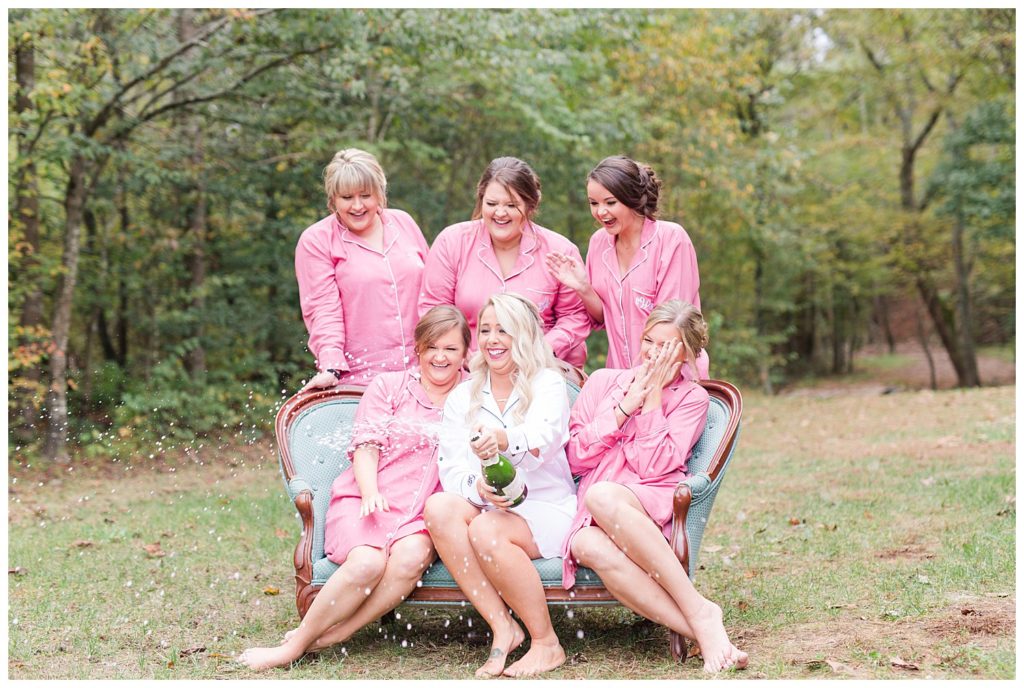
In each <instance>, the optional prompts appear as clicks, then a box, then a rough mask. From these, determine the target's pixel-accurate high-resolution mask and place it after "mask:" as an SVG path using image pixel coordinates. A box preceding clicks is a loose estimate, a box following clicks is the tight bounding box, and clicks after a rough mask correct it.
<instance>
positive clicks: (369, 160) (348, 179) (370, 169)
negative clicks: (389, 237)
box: [324, 148, 388, 213]
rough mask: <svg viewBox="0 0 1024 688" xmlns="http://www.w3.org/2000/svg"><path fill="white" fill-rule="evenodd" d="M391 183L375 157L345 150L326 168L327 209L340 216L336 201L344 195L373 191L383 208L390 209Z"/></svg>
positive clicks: (358, 151)
mask: <svg viewBox="0 0 1024 688" xmlns="http://www.w3.org/2000/svg"><path fill="white" fill-rule="evenodd" d="M387 189H388V180H387V178H386V177H385V176H384V169H383V168H382V167H381V166H380V163H379V162H377V158H375V157H374V156H373V154H372V153H367V152H366V151H364V150H360V149H358V148H345V149H343V150H340V151H338V152H337V153H335V154H334V157H333V158H331V162H330V163H328V164H327V167H325V168H324V193H325V194H327V209H328V210H330V211H331V212H332V213H333V212H336V209H335V207H334V199H335V197H336V196H340V195H344V194H357V193H359V192H361V191H364V190H365V191H369V192H370V193H371V194H372V195H373V197H374V199H376V201H377V204H378V205H379V206H380V207H381V208H385V207H387V204H388V197H387Z"/></svg>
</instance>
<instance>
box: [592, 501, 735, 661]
mask: <svg viewBox="0 0 1024 688" xmlns="http://www.w3.org/2000/svg"><path fill="white" fill-rule="evenodd" d="M584 499H585V502H586V505H587V508H588V509H589V510H590V513H591V514H592V515H593V516H594V521H595V522H596V523H597V524H598V525H599V526H600V527H601V529H602V530H604V531H605V533H607V534H608V535H609V537H611V539H612V541H613V542H614V543H615V544H616V546H618V548H619V549H621V550H622V551H623V552H624V553H625V554H626V556H628V557H629V558H630V559H632V560H633V561H634V562H636V564H637V565H638V566H639V567H640V568H641V569H643V570H644V571H646V572H647V573H648V574H649V575H650V576H651V578H652V579H653V580H654V581H655V582H656V583H657V584H658V585H660V586H661V587H662V588H664V590H665V592H667V593H668V594H669V595H670V596H671V597H672V599H673V600H675V602H676V606H677V607H678V608H679V611H681V612H682V613H683V616H684V617H686V621H687V624H688V625H689V627H690V629H691V630H692V631H693V636H694V637H696V640H697V644H698V645H700V650H701V655H702V656H703V657H704V670H705V671H708V672H712V673H713V672H717V671H721V670H722V669H728V668H731V667H738V668H743V667H745V666H746V665H747V654H746V653H745V652H742V651H741V650H739V649H738V648H737V647H736V646H735V645H733V644H732V643H731V642H729V636H728V635H727V634H726V632H725V625H724V624H723V623H722V609H721V608H720V607H719V606H718V605H717V604H715V603H714V602H711V601H710V600H708V599H706V598H704V597H703V596H702V595H701V594H700V593H699V592H697V589H696V588H695V587H693V583H692V582H691V581H690V578H689V576H687V575H686V572H685V571H684V570H683V567H682V566H681V565H680V563H679V559H677V558H676V555H675V553H673V552H672V548H671V546H669V544H668V541H666V540H665V537H664V535H663V534H662V532H661V528H660V527H659V526H658V525H657V524H656V523H655V522H654V521H652V520H651V518H650V516H648V515H647V512H646V511H645V510H644V508H643V505H641V504H640V500H639V499H637V498H636V495H634V494H633V493H632V492H631V491H630V490H629V488H626V487H624V486H622V485H619V484H617V483H610V482H599V483H596V484H594V485H593V486H591V488H590V489H589V490H588V491H587V495H586V497H585V498H584Z"/></svg>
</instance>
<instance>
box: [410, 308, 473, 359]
mask: <svg viewBox="0 0 1024 688" xmlns="http://www.w3.org/2000/svg"><path fill="white" fill-rule="evenodd" d="M453 327H458V328H459V334H460V335H461V336H462V349H463V353H465V352H466V351H468V350H469V343H470V341H472V339H473V336H472V333H471V332H470V331H469V323H467V322H466V316H465V315H463V314H462V311H460V310H459V309H458V308H456V307H455V306H434V307H433V308H431V309H430V310H429V311H427V312H426V313H424V314H423V317H422V318H420V321H419V322H418V323H416V329H415V331H414V333H413V339H414V341H415V342H416V353H417V354H421V353H423V350H424V349H426V348H427V347H428V346H430V345H431V344H433V343H434V342H436V341H437V340H438V339H440V338H441V337H443V336H444V335H446V334H448V332H449V330H451V329H452V328H453Z"/></svg>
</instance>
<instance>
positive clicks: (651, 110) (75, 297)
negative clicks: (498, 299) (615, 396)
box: [8, 9, 1016, 461]
mask: <svg viewBox="0 0 1024 688" xmlns="http://www.w3.org/2000/svg"><path fill="white" fill-rule="evenodd" d="M1015 22H1016V15H1015V11H1014V10H1012V9H983V10H873V11H852V10H827V11H811V10H756V11H740V10H635V11H632V10H629V11H627V10H587V11H580V10H517V11H504V10H472V9H459V10H403V9H377V10H358V9H340V10H271V9H257V10H231V9H211V10H188V9H146V10H110V9H108V10H92V9H74V10H58V9H47V10H25V9H19V10H10V11H9V14H8V93H9V97H8V111H9V118H8V123H9V129H8V142H9V155H8V195H9V215H8V229H9V231H8V280H9V283H8V316H9V318H8V351H9V354H8V370H9V377H8V391H9V395H8V421H9V436H8V439H9V442H10V444H11V449H12V450H13V451H12V452H11V454H12V455H14V454H17V455H18V456H23V457H32V456H38V455H42V456H45V457H47V458H55V459H58V460H61V461H67V460H69V459H70V458H71V457H74V456H81V457H86V458H88V457H110V456H113V457H115V458H116V457H117V456H119V455H122V454H124V455H132V454H137V453H139V452H144V453H147V454H149V453H152V452H154V451H157V452H159V451H163V450H165V449H169V448H172V447H175V446H181V445H188V444H190V443H192V442H194V441H195V440H196V439H197V438H207V437H221V438H228V439H229V440H230V441H246V442H248V441H255V439H257V438H258V437H260V436H263V435H266V434H268V433H269V431H270V428H271V425H272V423H271V420H272V417H273V413H274V410H275V409H276V407H277V406H279V404H280V403H281V401H282V400H283V399H284V398H286V397H287V396H290V395H291V394H293V393H294V392H295V391H297V390H298V388H299V387H300V386H301V384H302V381H303V380H304V379H307V378H308V376H309V374H310V373H311V371H312V370H313V359H312V356H311V355H310V354H309V352H308V351H307V350H306V348H305V343H306V333H305V329H304V327H303V324H302V320H301V315H300V311H299V306H298V293H297V286H296V282H295V278H294V268H293V256H294V246H295V243H296V241H297V239H298V236H299V234H300V232H301V231H302V230H303V229H304V228H305V227H307V226H308V225H309V224H311V223H313V222H314V221H316V220H317V219H319V218H321V217H323V216H324V215H326V212H327V211H326V209H325V203H324V197H323V190H322V184H321V181H320V180H321V173H322V169H323V167H324V166H325V165H326V163H327V162H328V161H329V160H330V158H331V155H332V154H333V153H334V152H335V151H336V150H337V149H339V148H343V147H349V146H356V147H360V148H365V149H367V150H370V151H372V152H374V153H375V154H376V155H377V156H378V157H379V158H380V160H381V161H382V163H383V165H384V168H385V171H386V172H387V174H388V178H389V193H388V196H389V203H390V205H392V206H394V207H397V208H402V209H404V210H407V211H409V212H410V213H411V214H412V215H413V217H414V218H415V219H416V220H417V222H418V223H419V224H420V226H421V227H422V228H423V230H424V233H425V234H426V236H427V238H428V240H432V239H433V237H435V236H436V235H437V233H438V232H439V231H440V230H441V229H442V228H444V227H445V226H446V225H448V224H450V223H453V222H456V221H460V220H464V219H467V218H468V217H469V214H470V212H471V211H472V207H473V203H474V185H475V182H476V180H477V178H478V177H479V175H480V173H481V171H482V170H483V168H484V167H485V166H486V164H487V162H488V161H489V160H490V159H492V158H494V157H496V156H499V155H516V156H518V157H522V158H524V159H525V160H527V161H528V162H530V164H531V165H532V166H533V167H534V168H535V169H536V170H537V172H538V173H539V175H540V177H541V180H542V182H543V192H544V200H543V202H542V204H541V208H540V212H539V215H538V218H537V219H538V222H539V223H540V224H542V225H544V226H547V227H549V228H552V229H554V230H556V231H558V232H561V233H563V234H565V235H566V236H568V237H569V238H570V239H572V240H573V241H574V242H576V244H577V245H578V246H579V247H580V249H581V250H582V251H583V252H584V253H585V251H586V247H587V242H588V240H589V237H590V235H591V233H592V232H593V231H594V229H595V227H594V223H593V221H592V219H591V218H590V215H589V210H588V207H587V202H586V194H585V187H584V179H585V176H586V173H587V172H588V170H589V169H590V168H591V167H593V165H594V164H596V163H597V162H598V161H599V160H600V159H601V158H603V157H605V156H606V155H610V154H618V153H624V154H627V155H630V156H632V157H635V158H637V159H641V160H645V161H647V162H649V163H650V164H651V165H652V166H653V167H654V168H655V170H656V171H657V172H658V174H659V176H660V177H661V178H662V179H663V180H664V183H665V185H664V189H663V202H662V217H664V218H666V219H669V220H674V221H678V222H681V223H682V224H683V225H684V226H685V227H686V229H687V231H688V233H689V234H690V236H691V238H692V239H693V242H694V245H695V247H696V251H697V256H698V260H699V263H700V272H701V301H702V304H703V307H704V311H705V314H706V315H707V317H708V318H709V321H710V323H711V327H712V332H711V342H712V344H711V347H710V353H711V358H712V362H713V374H714V376H715V377H719V378H724V379H729V380H732V381H734V382H736V383H738V384H740V385H741V386H747V387H755V386H756V387H758V388H761V389H763V390H765V391H766V392H768V393H772V392H776V391H778V390H779V389H782V388H785V387H786V386H787V385H790V384H792V383H793V382H794V381H796V380H799V379H800V378H802V377H803V376H807V375H816V374H848V373H850V372H852V371H853V370H854V369H855V356H854V354H855V352H857V351H858V350H860V348H861V347H863V346H864V345H865V344H868V343H875V344H879V345H881V346H883V347H889V348H890V349H892V348H893V347H895V346H896V345H897V343H898V342H899V341H900V340H901V339H917V340H919V341H921V342H922V343H924V344H925V345H927V343H928V342H933V343H935V344H936V346H934V347H933V348H934V349H935V351H934V355H935V356H936V357H948V359H949V360H950V362H951V363H952V366H953V368H954V370H955V374H956V380H957V384H958V385H959V386H977V385H979V384H981V383H982V382H984V380H981V379H980V376H979V373H978V365H977V351H978V349H979V347H982V346H986V345H998V346H1003V347H1006V346H1011V347H1012V345H1013V343H1014V342H1015V337H1016V322H1015V316H1014V311H1015V295H1014V290H1015V273H1014V264H1015V236H1014V216H1015V195H1014V194H1015V166H1014V164H1015V163H1014V160H1015V143H1014V142H1015V129H1014V121H1015V114H1016V113H1015V83H1016V73H1015V61H1016V44H1015ZM604 347H605V339H604V334H603V333H597V334H595V335H593V336H592V337H591V339H590V351H591V356H590V361H589V367H590V368H591V369H592V368H595V367H600V366H601V365H602V362H603V358H604Z"/></svg>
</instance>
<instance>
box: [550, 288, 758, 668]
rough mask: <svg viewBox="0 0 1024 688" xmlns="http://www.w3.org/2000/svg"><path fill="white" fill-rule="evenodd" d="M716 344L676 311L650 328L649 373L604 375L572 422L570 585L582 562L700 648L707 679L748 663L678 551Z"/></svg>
mask: <svg viewBox="0 0 1024 688" xmlns="http://www.w3.org/2000/svg"><path fill="white" fill-rule="evenodd" d="M706 344H707V325H706V324H705V322H704V319H703V318H702V317H701V314H700V311H698V310H697V309H696V308H694V307H693V306H692V305H690V304H688V303H684V302H683V301H679V300H671V301H667V302H666V303H663V304H661V305H659V306H657V307H656V308H654V309H653V310H652V312H651V315H650V317H649V318H648V319H647V322H646V325H645V328H644V330H643V335H642V338H641V343H640V346H639V347H638V348H639V349H640V358H641V362H640V363H639V365H638V366H637V367H636V368H633V369H627V370H613V369H607V368H606V369H604V370H598V371H595V372H594V374H593V375H591V376H590V379H589V380H587V384H586V385H584V386H583V390H582V391H581V392H580V396H579V398H578V399H577V400H576V403H575V404H574V405H573V407H572V413H571V414H570V417H569V445H568V447H567V451H568V455H569V466H570V468H571V469H572V471H573V473H574V474H575V475H579V476H581V477H582V479H581V480H580V484H579V488H578V491H577V500H578V501H577V504H578V507H577V512H576V517H575V519H574V520H573V524H572V526H571V527H570V529H569V535H568V536H567V537H566V539H565V541H564V542H563V545H562V557H563V560H562V561H563V568H562V585H563V586H564V587H565V588H566V589H569V588H571V587H572V586H573V585H574V584H575V582H576V579H575V573H576V568H577V563H578V562H579V563H582V564H584V565H585V566H588V567H590V568H592V569H593V570H594V571H596V572H597V574H598V576H600V578H601V580H602V581H603V582H604V584H605V586H606V587H607V588H608V590H609V591H611V593H612V594H613V595H615V597H616V598H617V599H618V600H619V601H620V602H622V603H623V604H624V605H626V606H627V607H629V608H630V609H632V610H633V611H635V612H637V613H638V614H641V615H643V616H645V617H647V618H649V619H651V620H653V621H656V622H658V623H661V624H664V625H666V626H668V627H669V628H671V629H672V630H674V631H676V632H677V633H680V634H682V635H684V636H686V637H688V638H692V639H694V640H696V641H697V643H698V644H699V646H700V648H701V654H702V655H703V657H704V668H705V670H706V671H710V672H716V671H720V670H722V669H725V668H729V667H734V666H735V667H738V668H743V667H745V666H746V663H747V655H746V653H744V652H742V651H740V650H739V649H737V648H736V646H734V645H733V644H732V643H731V642H730V641H729V638H728V636H727V634H726V632H725V626H724V625H723V623H722V610H721V608H719V607H718V605H716V604H715V603H713V602H711V601H709V600H707V599H706V598H704V597H703V596H702V595H701V594H700V593H699V592H697V589H696V588H694V587H693V583H692V582H691V581H690V578H689V577H688V576H687V574H686V571H685V570H684V569H683V567H682V565H681V564H680V563H679V560H678V559H677V558H676V556H675V553H674V552H673V551H672V548H671V546H670V545H669V543H668V537H669V535H670V531H671V528H672V495H673V492H674V490H675V487H676V485H677V484H678V483H679V481H680V480H682V479H683V478H685V477H686V461H687V459H688V458H689V455H690V452H691V451H692V450H693V445H694V444H696V442H697V440H698V438H699V437H700V435H701V432H703V430H704V424H705V422H706V420H707V413H708V405H709V398H708V393H707V391H706V390H705V389H704V388H703V387H701V386H700V385H699V384H697V383H696V382H694V375H695V373H696V370H695V366H693V362H694V359H695V358H696V356H695V352H697V351H700V350H701V348H702V347H703V346H705V345H706ZM609 534H613V535H614V539H612V537H611V536H610V535H609Z"/></svg>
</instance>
